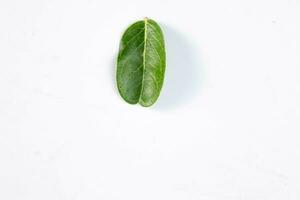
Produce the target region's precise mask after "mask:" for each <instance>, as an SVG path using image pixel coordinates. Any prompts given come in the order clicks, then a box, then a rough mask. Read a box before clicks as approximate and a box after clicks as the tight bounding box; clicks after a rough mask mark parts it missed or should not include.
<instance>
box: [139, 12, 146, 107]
mask: <svg viewBox="0 0 300 200" xmlns="http://www.w3.org/2000/svg"><path fill="white" fill-rule="evenodd" d="M144 23H145V25H144V31H145V32H144V51H143V76H142V86H141V93H140V97H139V101H138V102H139V103H140V102H141V101H143V99H142V96H143V90H144V79H145V70H146V47H147V24H148V18H147V17H145V19H144Z"/></svg>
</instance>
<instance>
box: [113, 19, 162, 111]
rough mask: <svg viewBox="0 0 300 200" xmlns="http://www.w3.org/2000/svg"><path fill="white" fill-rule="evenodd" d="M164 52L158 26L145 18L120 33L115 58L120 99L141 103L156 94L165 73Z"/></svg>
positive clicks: (148, 102)
mask: <svg viewBox="0 0 300 200" xmlns="http://www.w3.org/2000/svg"><path fill="white" fill-rule="evenodd" d="M165 66H166V53H165V44H164V38H163V33H162V31H161V29H160V27H159V25H158V24H157V23H156V22H155V21H153V20H151V19H147V18H145V19H144V20H142V21H138V22H136V23H134V24H132V25H131V26H130V27H129V28H127V30H126V31H125V33H124V34H123V36H122V39H121V43H120V49H119V54H118V60H117V85H118V90H119V92H120V94H121V96H122V98H123V99H124V100H125V101H126V102H128V103H130V104H137V103H139V104H140V105H142V106H151V105H153V104H154V103H155V102H156V100H157V98H158V97H159V94H160V91H161V88H162V85H163V80H164V74H165Z"/></svg>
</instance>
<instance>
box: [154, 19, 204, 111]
mask: <svg viewBox="0 0 300 200" xmlns="http://www.w3.org/2000/svg"><path fill="white" fill-rule="evenodd" d="M161 28H162V30H163V32H164V37H165V45H166V61H167V63H166V72H165V79H164V85H163V88H162V91H161V94H160V97H159V98H158V100H157V102H156V103H155V104H154V106H153V109H154V110H159V111H164V110H174V109H177V108H180V107H183V106H184V105H186V104H187V103H188V102H189V101H191V100H192V99H193V98H194V97H196V96H197V95H199V93H200V89H201V82H202V80H203V69H202V68H201V66H202V65H201V63H200V57H201V56H200V55H199V53H198V52H199V51H197V48H196V46H195V45H194V44H193V43H192V42H190V41H188V40H187V38H186V37H184V35H182V34H181V33H179V32H177V31H176V30H175V29H173V28H171V27H169V26H167V25H164V24H161Z"/></svg>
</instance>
